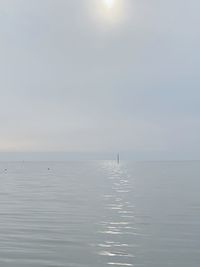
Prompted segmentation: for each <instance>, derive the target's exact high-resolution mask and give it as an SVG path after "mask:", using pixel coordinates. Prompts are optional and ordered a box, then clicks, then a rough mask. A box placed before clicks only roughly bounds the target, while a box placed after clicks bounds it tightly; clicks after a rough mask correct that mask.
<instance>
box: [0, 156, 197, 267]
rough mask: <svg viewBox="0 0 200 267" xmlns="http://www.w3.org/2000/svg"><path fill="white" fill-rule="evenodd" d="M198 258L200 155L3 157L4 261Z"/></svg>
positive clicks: (182, 262) (18, 265) (192, 262)
mask: <svg viewBox="0 0 200 267" xmlns="http://www.w3.org/2000/svg"><path fill="white" fill-rule="evenodd" d="M199 265H200V162H162V163H159V162H157V163H148V162H147V163H131V162H122V163H121V164H120V165H118V164H117V163H116V162H112V161H99V162H71V163H70V162H57V163H56V162H54V163H53V162H49V163H48V162H46V163H36V162H35V163H31V162H29V163H23V162H15V163H0V266H1V267H23V266H30V267H36V266H37V267H42V266H46V267H47V266H48V267H62V266H63V267H64V266H65V267H84V266H85V267H86V266H87V267H90V266H91V267H104V266H108V267H109V266H111V267H112V266H113V267H126V266H133V267H134V266H135V267H140V266H141V267H142V266H145V267H167V266H171V267H178V266H180V267H188V266H190V267H196V266H199Z"/></svg>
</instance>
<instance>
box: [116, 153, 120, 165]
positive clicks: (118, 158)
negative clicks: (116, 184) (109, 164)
mask: <svg viewBox="0 0 200 267" xmlns="http://www.w3.org/2000/svg"><path fill="white" fill-rule="evenodd" d="M119 163H120V157H119V154H117V164H119Z"/></svg>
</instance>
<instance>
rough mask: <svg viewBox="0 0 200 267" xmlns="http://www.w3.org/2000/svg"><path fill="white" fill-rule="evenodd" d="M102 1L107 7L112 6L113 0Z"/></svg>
mask: <svg viewBox="0 0 200 267" xmlns="http://www.w3.org/2000/svg"><path fill="white" fill-rule="evenodd" d="M104 3H105V5H106V7H107V8H109V9H111V8H113V6H114V0H104Z"/></svg>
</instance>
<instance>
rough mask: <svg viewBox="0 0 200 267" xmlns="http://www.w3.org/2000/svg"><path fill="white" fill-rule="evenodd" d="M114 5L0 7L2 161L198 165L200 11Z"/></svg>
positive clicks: (193, 5) (121, 1) (13, 0)
mask: <svg viewBox="0 0 200 267" xmlns="http://www.w3.org/2000/svg"><path fill="white" fill-rule="evenodd" d="M113 3H114V4H113V6H112V8H108V7H106V6H105V2H104V0H73V1H70V0H28V1H27V0H1V1H0V36H1V41H0V59H1V60H0V96H1V97H0V123H1V131H0V159H3V158H4V155H5V154H6V158H7V157H8V155H9V156H10V157H11V158H12V157H14V158H17V157H18V153H21V152H23V153H24V155H26V157H29V156H30V153H33V154H34V155H35V158H37V157H38V158H39V156H38V155H39V154H40V155H41V154H42V155H43V156H42V157H44V158H45V157H48V153H52V152H56V153H55V155H56V156H54V158H59V159H62V158H63V159H64V158H65V157H68V158H70V155H71V157H72V158H79V157H80V158H81V159H83V158H84V157H85V158H94V159H96V158H102V159H103V158H109V157H113V156H114V155H115V154H116V153H118V152H120V153H121V155H122V156H123V157H124V158H127V159H136V160H137V159H138V160H165V159H166V160H173V159H176V160H178V159H180V160H186V159H192V160H193V159H200V120H199V118H200V104H199V102H200V73H199V65H200V53H199V47H200V29H199V25H200V16H199V9H200V2H199V1H198V0H190V1H185V2H184V1H181V0H168V1H160V0H152V1H149V0H148V1H147V0H114V1H113ZM13 155H14V156H13ZM28 155H29V156H28ZM58 155H59V156H58ZM66 155H67V156H66ZM75 155H76V156H75Z"/></svg>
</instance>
